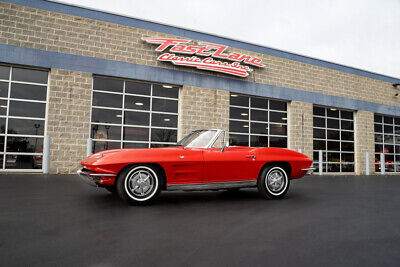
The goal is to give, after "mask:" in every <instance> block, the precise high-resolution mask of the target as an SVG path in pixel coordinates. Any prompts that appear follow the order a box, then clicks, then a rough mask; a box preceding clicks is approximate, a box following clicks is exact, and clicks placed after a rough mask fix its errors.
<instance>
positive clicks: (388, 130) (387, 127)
mask: <svg viewBox="0 0 400 267" xmlns="http://www.w3.org/2000/svg"><path fill="white" fill-rule="evenodd" d="M383 128H384V131H385V133H390V134H393V125H384V126H383Z"/></svg>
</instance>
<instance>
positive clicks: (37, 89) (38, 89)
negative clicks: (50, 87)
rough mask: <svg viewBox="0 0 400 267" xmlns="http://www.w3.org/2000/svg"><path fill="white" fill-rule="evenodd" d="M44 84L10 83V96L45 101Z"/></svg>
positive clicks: (45, 91) (45, 90)
mask: <svg viewBox="0 0 400 267" xmlns="http://www.w3.org/2000/svg"><path fill="white" fill-rule="evenodd" d="M46 94H47V88H46V86H40V85H31V84H20V83H12V84H11V97H12V98H19V99H31V100H43V101H46Z"/></svg>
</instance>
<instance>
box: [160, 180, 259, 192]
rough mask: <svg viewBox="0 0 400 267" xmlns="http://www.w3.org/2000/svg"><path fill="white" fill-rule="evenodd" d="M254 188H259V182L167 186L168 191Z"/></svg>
mask: <svg viewBox="0 0 400 267" xmlns="http://www.w3.org/2000/svg"><path fill="white" fill-rule="evenodd" d="M254 186H257V180H250V181H238V182H228V183H204V184H174V185H167V190H168V191H179V190H212V189H226V188H240V187H254Z"/></svg>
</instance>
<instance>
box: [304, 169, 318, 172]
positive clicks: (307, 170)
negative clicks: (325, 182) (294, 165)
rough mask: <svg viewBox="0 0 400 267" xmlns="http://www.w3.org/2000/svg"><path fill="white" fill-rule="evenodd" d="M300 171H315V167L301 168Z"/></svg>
mask: <svg viewBox="0 0 400 267" xmlns="http://www.w3.org/2000/svg"><path fill="white" fill-rule="evenodd" d="M301 170H302V171H305V172H307V171H315V168H308V169H301Z"/></svg>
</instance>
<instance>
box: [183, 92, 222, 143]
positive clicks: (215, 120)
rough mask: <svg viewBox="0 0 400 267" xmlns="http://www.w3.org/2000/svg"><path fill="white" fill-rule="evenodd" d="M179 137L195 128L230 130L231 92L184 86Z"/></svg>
mask: <svg viewBox="0 0 400 267" xmlns="http://www.w3.org/2000/svg"><path fill="white" fill-rule="evenodd" d="M179 109H180V111H179V123H178V129H180V130H179V133H178V134H179V136H178V139H180V138H182V137H183V136H185V135H186V134H189V133H190V132H192V131H193V130H198V129H208V128H218V129H223V130H225V131H228V130H229V92H227V91H222V90H212V89H205V88H199V87H193V86H184V87H183V88H182V90H181V92H180V97H179Z"/></svg>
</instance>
